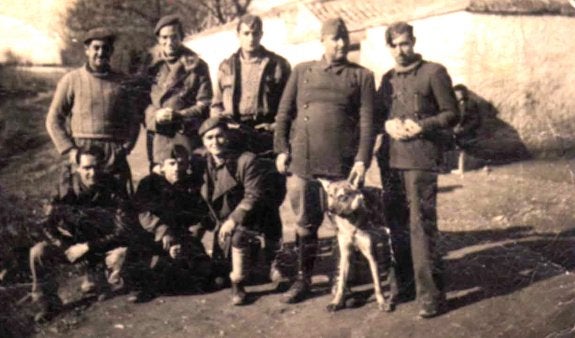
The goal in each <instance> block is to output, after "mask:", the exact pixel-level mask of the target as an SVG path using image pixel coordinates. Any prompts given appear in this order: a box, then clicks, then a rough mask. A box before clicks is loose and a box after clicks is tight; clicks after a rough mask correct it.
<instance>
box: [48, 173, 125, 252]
mask: <svg viewBox="0 0 575 338" xmlns="http://www.w3.org/2000/svg"><path fill="white" fill-rule="evenodd" d="M126 202H127V198H126V195H125V192H124V189H122V188H121V187H120V184H119V183H118V182H117V181H116V180H115V179H113V178H112V177H111V176H108V175H105V176H103V177H102V178H101V179H100V182H99V183H98V184H96V185H95V186H93V187H91V188H87V187H86V186H84V185H83V184H82V183H81V180H80V177H79V176H78V175H77V174H76V173H73V174H71V173H70V171H64V172H63V174H62V176H61V178H60V182H59V184H58V187H57V192H56V194H55V196H54V197H53V200H52V203H51V205H50V207H51V208H50V209H51V210H50V213H49V215H48V220H47V221H46V223H45V227H44V233H45V234H46V235H47V236H48V238H49V239H50V240H51V241H52V242H55V244H58V242H59V244H61V245H63V246H70V245H73V244H77V243H84V242H87V243H88V246H89V248H90V252H94V253H96V252H105V251H108V250H111V249H113V248H115V247H118V246H122V245H127V243H128V241H129V237H130V234H131V233H132V232H133V228H131V226H132V224H131V222H130V220H129V215H128V213H127V211H128V210H126V209H127V203H126Z"/></svg>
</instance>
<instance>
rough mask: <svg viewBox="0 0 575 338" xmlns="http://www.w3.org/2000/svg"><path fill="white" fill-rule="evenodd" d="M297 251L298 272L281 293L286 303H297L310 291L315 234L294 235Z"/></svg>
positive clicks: (315, 252) (315, 250) (315, 249)
mask: <svg viewBox="0 0 575 338" xmlns="http://www.w3.org/2000/svg"><path fill="white" fill-rule="evenodd" d="M296 240H297V246H298V247H297V251H298V257H297V260H298V273H297V276H296V280H295V282H294V283H293V284H292V286H291V287H290V289H289V290H288V291H287V292H286V293H284V294H283V295H282V298H281V301H282V302H283V303H286V304H294V303H299V302H301V301H302V300H304V299H305V298H307V296H308V295H309V293H310V290H311V275H312V272H313V264H314V262H315V257H316V255H317V246H318V244H317V236H306V237H300V236H296Z"/></svg>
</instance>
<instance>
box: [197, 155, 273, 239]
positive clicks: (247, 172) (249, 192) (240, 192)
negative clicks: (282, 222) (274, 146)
mask: <svg viewBox="0 0 575 338" xmlns="http://www.w3.org/2000/svg"><path fill="white" fill-rule="evenodd" d="M207 156H208V158H207V168H206V173H205V175H204V184H203V185H202V190H201V193H202V197H203V198H204V199H205V200H206V202H207V203H208V204H209V205H210V207H211V209H212V210H213V212H214V214H215V215H212V216H213V217H214V218H217V219H215V221H216V222H223V221H225V220H226V219H228V218H231V219H233V220H234V221H235V222H236V223H237V224H239V225H242V226H244V227H247V228H253V227H254V226H255V223H256V222H258V221H261V220H257V219H256V218H257V217H256V216H255V215H256V214H257V212H256V211H257V209H258V208H261V207H262V206H263V203H262V200H263V196H264V194H263V192H264V187H263V182H264V175H263V169H262V167H261V165H260V162H259V161H258V160H257V158H256V156H255V155H254V154H253V153H250V152H243V153H241V154H240V153H231V154H229V155H228V156H227V158H226V160H225V161H224V163H223V164H221V165H219V166H218V165H216V163H215V161H214V159H213V158H212V156H211V155H207Z"/></svg>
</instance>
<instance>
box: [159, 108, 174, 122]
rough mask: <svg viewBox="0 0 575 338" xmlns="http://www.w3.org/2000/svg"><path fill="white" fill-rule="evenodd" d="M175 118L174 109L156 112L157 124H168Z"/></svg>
mask: <svg viewBox="0 0 575 338" xmlns="http://www.w3.org/2000/svg"><path fill="white" fill-rule="evenodd" d="M173 118H174V110H173V109H172V108H167V107H166V108H161V109H158V110H156V123H160V124H161V123H168V122H171V121H172V119H173Z"/></svg>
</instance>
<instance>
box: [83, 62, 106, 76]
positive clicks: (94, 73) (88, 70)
mask: <svg viewBox="0 0 575 338" xmlns="http://www.w3.org/2000/svg"><path fill="white" fill-rule="evenodd" d="M85 68H86V71H87V72H88V73H90V74H92V75H94V76H96V77H104V76H108V75H109V74H110V70H111V67H110V66H109V65H108V66H106V68H105V69H104V71H103V72H97V71H95V70H94V69H92V68H91V67H90V65H89V64H88V63H87V62H86V64H85Z"/></svg>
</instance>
